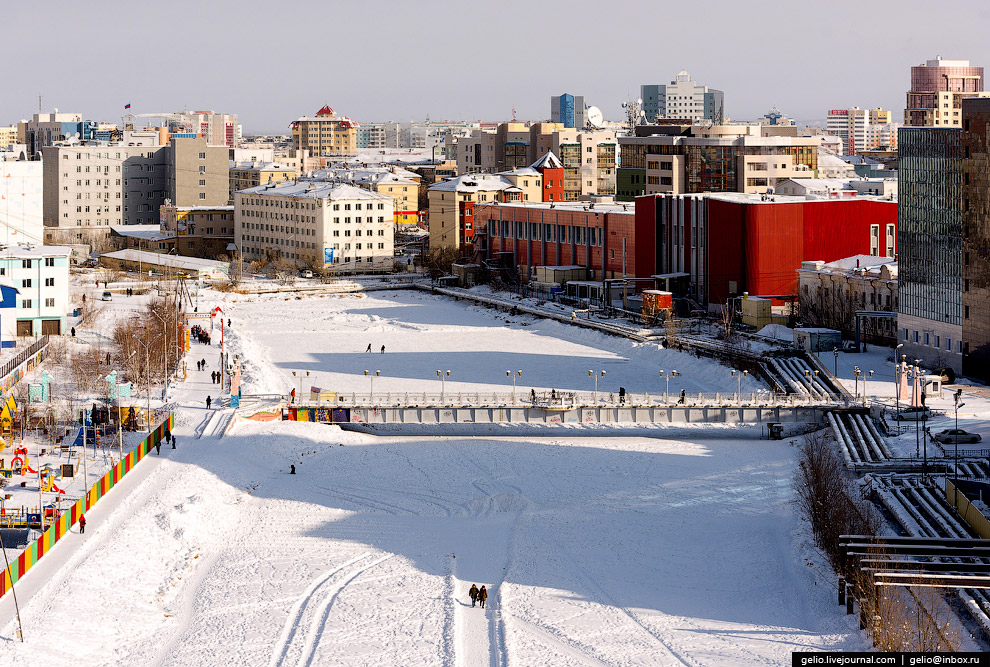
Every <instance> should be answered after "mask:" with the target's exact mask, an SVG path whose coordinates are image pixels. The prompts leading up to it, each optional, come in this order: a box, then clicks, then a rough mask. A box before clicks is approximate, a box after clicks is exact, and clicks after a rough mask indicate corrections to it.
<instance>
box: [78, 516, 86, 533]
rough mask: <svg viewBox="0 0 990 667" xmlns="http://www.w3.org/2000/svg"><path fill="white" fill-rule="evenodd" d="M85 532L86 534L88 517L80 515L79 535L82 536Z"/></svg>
mask: <svg viewBox="0 0 990 667" xmlns="http://www.w3.org/2000/svg"><path fill="white" fill-rule="evenodd" d="M85 532H86V515H85V514H80V515H79V534H80V535H82V534H83V533H85Z"/></svg>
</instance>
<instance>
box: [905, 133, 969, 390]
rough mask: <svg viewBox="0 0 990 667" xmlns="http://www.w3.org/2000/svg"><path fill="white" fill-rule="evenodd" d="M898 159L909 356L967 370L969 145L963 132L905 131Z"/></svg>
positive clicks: (926, 361) (926, 362) (906, 342)
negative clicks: (965, 147)
mask: <svg viewBox="0 0 990 667" xmlns="http://www.w3.org/2000/svg"><path fill="white" fill-rule="evenodd" d="M897 158H898V172H897V180H898V194H897V198H898V202H897V204H898V206H897V223H898V239H897V247H898V250H899V255H898V276H897V279H898V301H899V303H898V309H897V310H898V317H897V324H898V328H899V329H900V337H899V342H900V343H903V344H904V348H903V349H902V354H906V355H907V356H908V358H909V359H912V360H913V359H921V360H922V361H923V362H924V364H925V365H926V366H927V367H929V368H932V367H934V366H936V365H938V366H941V367H951V368H953V369H954V370H955V371H956V372H960V371H961V370H962V352H963V340H962V338H963V336H962V334H963V332H962V323H963V319H962V316H963V313H962V280H963V278H962V271H963V146H962V135H961V132H960V129H959V128H948V127H947V128H941V127H939V128H935V127H924V128H921V127H910V128H908V127H903V128H901V130H900V132H899V133H898V139H897Z"/></svg>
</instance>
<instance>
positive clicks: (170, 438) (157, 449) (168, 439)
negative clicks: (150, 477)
mask: <svg viewBox="0 0 990 667" xmlns="http://www.w3.org/2000/svg"><path fill="white" fill-rule="evenodd" d="M163 441H164V442H167V443H170V444H171V445H172V449H175V436H174V435H172V431H169V430H167V429H166V431H165V436H164V437H163V438H162V439H161V440H159V441H158V442H156V443H155V454H158V455H159V456H160V455H161V453H162V442H163Z"/></svg>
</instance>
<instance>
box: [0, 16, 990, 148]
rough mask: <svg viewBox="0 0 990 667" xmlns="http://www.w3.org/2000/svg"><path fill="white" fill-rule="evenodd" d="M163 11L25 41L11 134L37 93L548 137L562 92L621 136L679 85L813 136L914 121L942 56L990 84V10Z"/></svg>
mask: <svg viewBox="0 0 990 667" xmlns="http://www.w3.org/2000/svg"><path fill="white" fill-rule="evenodd" d="M65 6H67V7H68V6H70V5H68V4H66V5H65ZM73 6H75V5H73ZM166 6H167V8H168V14H167V15H165V14H164V13H163V11H162V10H161V9H159V7H162V5H143V4H135V3H126V4H125V3H123V2H117V1H113V2H104V3H101V4H100V11H99V12H97V13H94V14H89V13H80V15H79V17H78V18H76V17H73V20H71V21H68V20H67V21H56V20H52V21H46V23H45V24H44V29H43V31H41V32H39V33H35V32H34V31H31V30H28V29H17V30H13V31H11V34H10V35H8V36H7V38H6V39H5V41H4V46H3V50H4V53H5V54H6V56H7V58H6V60H7V62H22V63H30V64H31V65H33V66H34V67H24V66H21V67H18V68H11V70H10V73H9V75H8V78H9V80H10V81H11V83H10V84H9V85H8V86H7V91H6V93H7V94H5V95H4V96H3V97H2V99H0V123H2V124H9V123H14V122H16V121H18V120H20V119H22V118H30V117H31V115H32V114H34V113H37V112H38V96H39V94H40V95H42V106H43V108H42V111H43V112H46V113H47V112H50V111H51V110H52V109H53V108H58V109H59V110H60V111H62V112H77V113H81V114H82V115H83V117H84V118H86V119H90V120H98V121H107V122H116V123H119V122H120V117H121V116H122V115H123V114H124V113H126V112H125V110H124V105H125V104H131V109H130V110H129V111H130V112H133V113H135V114H141V113H159V112H169V111H175V110H179V109H212V110H214V111H218V112H224V113H236V114H237V115H238V117H239V120H240V123H241V125H242V126H243V131H244V134H246V135H251V134H285V133H286V132H287V131H288V124H289V123H290V122H291V121H293V120H295V119H296V118H298V117H299V116H303V115H312V114H313V113H315V112H316V110H317V109H319V108H320V107H321V106H323V105H324V104H329V105H330V106H332V107H333V108H334V109H335V110H336V111H337V112H338V113H341V114H343V115H347V116H349V117H351V118H352V119H354V120H356V121H358V122H364V123H369V122H382V121H387V120H392V121H396V122H407V121H410V120H415V121H422V120H424V119H425V118H426V117H427V116H429V117H430V119H431V120H470V121H476V120H484V121H502V120H508V119H510V118H511V117H512V110H513V108H514V109H515V110H516V115H517V117H518V118H519V119H520V120H538V119H543V118H548V117H549V114H550V96H551V95H559V94H561V93H563V92H569V93H572V94H575V95H584V96H585V100H586V102H587V103H588V104H589V105H595V106H598V107H599V108H601V109H602V111H603V113H604V114H605V117H606V118H608V119H610V120H620V119H621V118H623V110H622V108H621V104H622V102H623V101H625V100H628V99H634V98H636V97H637V96H638V95H639V86H640V85H641V84H656V83H667V82H669V81H670V80H671V79H673V77H674V75H675V74H676V73H677V72H678V71H679V70H681V69H686V70H687V71H688V72H690V73H691V75H692V76H693V78H694V79H695V80H696V81H697V82H698V83H700V84H702V85H707V86H710V87H712V88H717V89H719V90H723V91H724V92H725V113H726V115H727V116H728V117H730V118H732V119H734V120H754V119H756V118H758V117H760V116H762V115H763V114H765V113H766V112H767V111H768V110H769V109H770V107H772V106H776V107H777V108H779V109H780V111H781V112H782V113H784V114H785V115H787V116H789V117H792V118H795V119H797V120H799V121H803V122H808V121H815V120H821V119H824V118H825V115H826V111H827V110H828V109H830V108H848V107H852V106H859V107H863V108H871V107H878V106H880V107H884V108H886V109H890V110H891V111H893V112H894V113H893V116H894V119H895V120H897V121H900V120H901V118H902V112H903V108H904V94H905V92H906V91H907V89H908V84H909V75H910V71H909V70H910V67H911V66H913V65H918V64H920V63H922V62H924V61H925V60H928V59H931V58H935V57H936V56H937V55H941V56H942V57H944V58H947V59H960V60H969V61H971V62H972V63H973V64H974V65H982V66H984V67H990V53H988V52H990V46H988V45H987V42H986V40H985V39H984V33H985V32H986V28H987V27H990V7H983V6H974V5H973V4H972V3H964V2H958V1H955V0H949V1H948V2H944V3H942V4H941V5H939V9H938V10H937V11H935V10H932V9H931V5H930V3H921V2H917V1H915V0H908V1H905V2H899V3H892V2H890V3H888V2H881V3H874V4H872V5H868V6H866V5H849V6H837V5H836V4H835V3H828V2H822V1H819V0H813V1H811V2H806V3H802V4H801V5H799V6H795V7H793V8H790V7H789V8H788V9H786V10H781V11H763V10H753V9H747V8H745V7H743V6H741V5H740V4H739V3H735V2H725V1H721V0H714V1H711V2H708V3H705V4H704V5H700V6H692V7H683V6H679V5H678V6H674V7H669V8H668V7H664V6H662V5H660V4H659V3H656V2H645V1H642V0H630V2H626V3H624V4H623V5H621V6H619V7H618V9H620V10H621V11H616V12H612V13H608V14H606V13H605V12H604V11H602V10H601V7H602V6H603V5H602V4H601V3H600V2H594V3H592V2H587V0H572V1H571V2H566V3H564V2H556V1H551V2H543V3H539V4H537V5H534V4H532V3H527V2H521V1H519V0H506V1H505V2H501V3H498V4H493V5H480V6H472V5H464V4H463V3H456V2H450V1H449V0H435V1H430V2H424V3H408V2H396V1H395V0H379V2H377V3H375V5H371V6H370V7H371V8H372V9H373V10H369V9H368V7H369V6H365V5H359V4H354V3H328V2H319V3H317V2H296V3H282V4H280V5H278V6H275V5H273V4H271V3H256V2H251V1H250V0H246V1H243V2H229V1H226V0H222V1H218V2H210V3H203V2H196V3H194V2H191V1H189V0H177V1H175V2H172V3H169V4H168V5H166ZM840 8H841V9H844V10H845V11H836V10H837V9H840ZM6 16H7V17H8V22H7V24H8V25H10V26H24V27H25V28H26V27H29V26H31V25H35V24H36V16H37V11H36V10H34V11H32V9H29V8H26V7H25V6H23V5H15V6H11V7H9V8H8V9H7V12H6ZM939 17H941V18H943V19H944V18H946V17H952V18H953V20H951V21H950V20H938V21H936V20H933V19H935V18H939ZM962 19H964V20H962ZM262 30H263V31H264V32H261V31H262ZM38 45H41V48H39V47H38ZM32 72H37V73H38V74H36V75H33V74H32Z"/></svg>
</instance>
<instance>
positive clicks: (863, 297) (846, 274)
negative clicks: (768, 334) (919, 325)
mask: <svg viewBox="0 0 990 667" xmlns="http://www.w3.org/2000/svg"><path fill="white" fill-rule="evenodd" d="M798 282H799V292H798V303H799V306H800V311H799V312H800V319H801V323H802V324H803V325H805V326H811V327H826V328H829V329H837V330H839V331H841V332H842V333H843V334H845V335H846V336H847V337H850V338H851V337H853V336H854V335H855V333H856V317H855V313H856V311H875V312H886V313H891V314H893V315H894V317H865V318H861V321H860V335H861V336H862V340H864V341H867V342H871V343H881V344H884V345H889V344H892V343H894V341H895V339H896V338H897V317H896V313H897V261H896V260H895V259H894V258H893V257H873V256H870V255H855V256H853V257H846V258H843V259H839V260H836V261H834V262H822V261H808V262H801V268H800V269H798ZM895 344H896V343H895Z"/></svg>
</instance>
